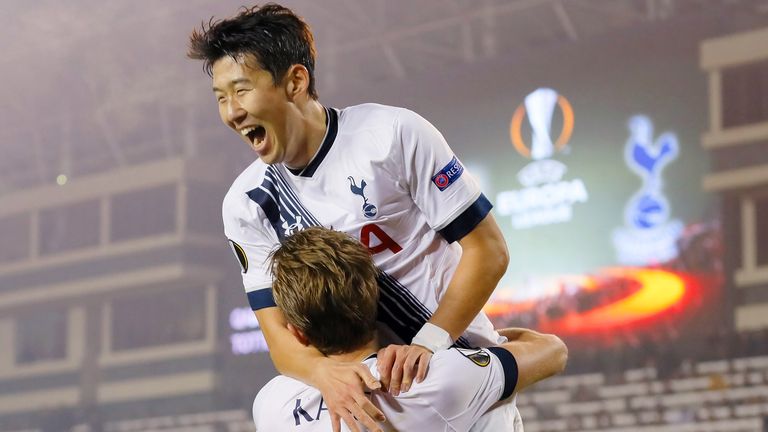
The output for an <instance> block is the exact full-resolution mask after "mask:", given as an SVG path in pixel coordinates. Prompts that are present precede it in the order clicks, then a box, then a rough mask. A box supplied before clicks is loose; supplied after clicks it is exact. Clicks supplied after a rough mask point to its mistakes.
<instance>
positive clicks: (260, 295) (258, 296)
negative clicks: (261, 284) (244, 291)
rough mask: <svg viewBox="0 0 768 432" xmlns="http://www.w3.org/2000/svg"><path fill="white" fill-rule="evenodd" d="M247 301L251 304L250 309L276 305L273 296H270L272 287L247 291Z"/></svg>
mask: <svg viewBox="0 0 768 432" xmlns="http://www.w3.org/2000/svg"><path fill="white" fill-rule="evenodd" d="M248 303H249V304H250V305H251V310H259V309H264V308H268V307H275V306H277V305H276V304H275V299H274V297H272V288H264V289H260V290H256V291H251V292H249V293H248Z"/></svg>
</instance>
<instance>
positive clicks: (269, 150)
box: [189, 4, 508, 431]
mask: <svg viewBox="0 0 768 432" xmlns="http://www.w3.org/2000/svg"><path fill="white" fill-rule="evenodd" d="M189 56H190V57H191V58H194V59H200V60H203V61H204V64H205V68H206V71H207V72H208V73H209V74H210V75H211V76H212V78H213V92H214V95H215V97H216V101H217V103H218V107H219V114H220V116H221V120H222V121H223V122H224V124H225V125H227V126H228V127H229V128H231V129H232V130H233V131H234V132H235V133H237V134H238V135H239V136H240V137H241V138H242V139H243V140H244V141H245V143H246V144H247V145H249V146H250V147H251V148H252V149H253V150H254V152H255V153H256V154H257V155H258V160H256V161H254V162H253V163H252V164H251V165H250V166H249V167H248V168H246V169H245V171H243V173H242V174H241V175H240V176H239V177H238V178H237V179H236V180H235V182H234V183H233V185H232V187H231V188H230V190H229V192H228V193H227V195H226V197H225V199H224V204H223V218H224V229H225V233H226V235H227V237H228V238H229V240H230V243H231V245H232V248H233V250H234V251H235V254H236V255H237V258H238V260H239V262H240V264H241V267H242V276H243V283H244V285H245V290H246V292H247V294H248V300H249V302H250V305H251V307H252V309H253V310H254V311H255V313H256V316H257V317H258V320H259V323H260V324H261V327H262V330H263V332H264V335H265V338H266V340H267V344H268V345H269V348H270V354H271V356H272V360H273V361H274V363H275V366H276V367H277V369H278V370H279V371H280V372H281V373H283V374H285V375H288V376H291V377H294V378H296V379H299V380H301V381H303V382H305V383H307V384H310V385H312V386H313V387H315V388H317V389H319V390H320V391H321V392H322V394H323V396H324V401H325V404H326V406H327V407H328V409H329V410H330V413H331V417H332V424H333V428H334V430H338V429H339V416H341V417H342V418H343V419H344V420H345V423H347V424H348V425H350V428H351V429H352V430H353V431H354V430H357V426H356V424H357V423H356V422H355V421H354V419H353V416H354V417H357V418H358V419H360V420H361V421H362V423H363V424H364V425H365V426H366V427H368V428H369V429H370V430H373V431H378V430H381V429H380V427H379V426H377V425H376V424H375V422H374V418H375V419H377V420H381V419H382V415H381V412H380V411H379V410H378V409H376V408H375V407H374V406H373V405H372V404H371V403H370V401H369V400H367V399H366V398H365V397H364V395H363V391H362V388H361V380H362V382H365V383H366V385H367V386H368V387H370V388H377V387H378V385H379V384H378V381H377V380H376V379H374V378H373V376H372V375H371V373H370V371H369V370H368V369H367V368H365V367H363V366H362V364H360V363H359V362H343V361H339V360H338V359H332V358H329V357H327V356H324V355H323V354H322V353H320V352H319V351H318V350H317V349H315V348H313V347H311V346H304V345H302V344H299V343H298V342H297V341H296V338H294V337H293V335H292V334H291V332H290V331H289V330H288V327H287V322H286V320H285V317H284V315H283V312H282V311H281V310H280V309H279V308H277V307H276V305H275V302H274V299H273V297H272V282H273V281H272V275H271V274H270V272H269V268H268V262H267V257H268V255H269V253H270V252H271V251H272V250H273V249H274V248H275V247H276V246H277V245H278V244H279V243H280V242H281V240H282V239H283V238H285V237H287V236H289V235H290V234H292V233H294V232H296V231H299V230H302V229H304V228H307V227H310V226H326V227H334V228H335V229H337V230H341V231H343V232H345V233H347V234H349V235H351V236H353V237H354V238H356V239H359V240H360V242H361V243H362V244H363V245H365V246H366V247H367V248H368V250H369V251H370V253H371V254H372V255H373V259H374V262H375V264H376V265H377V266H378V268H379V269H380V270H381V275H380V276H379V279H378V281H379V286H380V289H381V298H380V301H379V308H378V317H377V318H378V321H379V336H380V340H381V341H382V342H383V343H389V342H395V343H399V344H403V345H402V346H401V347H400V348H399V349H395V350H389V351H387V352H385V353H383V354H385V355H382V356H380V359H379V362H378V368H379V370H380V371H381V381H382V383H383V384H384V386H385V387H387V388H388V389H389V391H390V392H391V393H392V394H393V395H397V394H399V393H400V392H401V391H403V392H404V391H407V390H408V389H409V388H410V386H411V384H412V382H413V380H414V379H416V381H421V380H423V379H424V377H425V376H426V373H427V366H428V364H429V359H430V358H431V356H432V354H433V353H435V352H439V351H443V350H445V349H447V348H449V347H450V346H452V345H454V344H455V345H456V346H459V347H471V346H491V345H495V344H497V343H500V342H503V341H504V338H503V337H501V336H500V335H499V334H498V333H497V332H496V331H495V330H493V328H492V325H491V323H490V322H489V321H488V319H487V317H486V316H485V315H484V314H482V312H481V308H482V307H483V305H484V304H485V302H486V301H487V300H488V297H489V296H490V294H491V293H492V292H493V289H494V288H495V287H496V284H497V283H498V281H499V279H500V278H501V276H502V275H503V274H504V272H505V271H506V268H507V262H508V254H507V249H506V243H505V241H504V238H503V237H502V235H501V231H500V230H499V227H498V225H497V224H496V222H495V221H494V219H493V217H492V216H491V214H490V209H491V204H490V202H489V201H488V200H487V199H486V198H485V196H484V195H483V194H482V193H481V191H480V189H479V187H478V185H477V182H476V181H475V180H474V179H473V178H472V177H471V175H470V174H469V173H468V172H467V171H466V170H465V168H464V166H463V165H462V163H461V161H460V160H459V159H458V158H457V157H456V156H455V155H454V153H453V152H452V151H451V149H450V147H449V146H448V144H447V143H446V142H445V139H444V138H443V136H442V135H441V134H440V133H439V132H438V131H437V129H435V128H434V127H433V126H432V125H431V124H430V123H429V122H427V121H426V120H425V119H424V118H422V117H421V116H419V115H418V114H416V113H414V112H412V111H409V110H407V109H403V108H396V107H390V106H384V105H377V104H363V105H357V106H352V107H348V108H344V109H335V108H330V107H326V106H323V105H322V104H321V103H320V102H319V101H318V95H317V91H316V89H315V78H314V69H315V48H314V40H313V36H312V33H311V31H310V29H309V26H308V25H307V24H306V23H305V22H304V21H303V20H302V19H301V18H299V17H298V16H296V15H295V14H294V13H293V12H292V11H291V10H289V9H287V8H285V7H282V6H280V5H276V4H268V5H265V6H263V7H253V8H250V9H244V10H242V11H241V12H240V13H239V14H238V15H237V16H235V17H233V18H230V19H225V20H221V21H213V20H212V21H211V22H210V23H209V25H207V26H203V28H202V29H201V30H200V31H196V32H194V33H193V34H192V36H191V39H190V51H189Z"/></svg>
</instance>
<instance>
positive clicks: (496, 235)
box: [429, 214, 509, 340]
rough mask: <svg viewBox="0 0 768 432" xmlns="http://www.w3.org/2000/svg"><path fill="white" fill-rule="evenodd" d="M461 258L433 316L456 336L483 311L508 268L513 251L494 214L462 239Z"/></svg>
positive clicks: (438, 324)
mask: <svg viewBox="0 0 768 432" xmlns="http://www.w3.org/2000/svg"><path fill="white" fill-rule="evenodd" d="M459 244H460V245H461V260H460V261H459V265H458V267H457V268H456V272H455V273H454V274H453V278H451V283H450V284H449V285H448V289H447V290H446V292H445V295H444V296H443V298H442V299H441V300H440V305H439V306H438V307H437V310H436V311H435V313H434V314H433V315H432V318H431V319H430V320H429V322H430V323H432V324H434V325H436V326H438V327H440V328H442V329H444V330H445V331H447V332H448V333H449V334H450V335H451V339H453V340H456V339H457V338H458V337H459V336H461V334H462V333H464V330H466V329H467V326H469V323H470V322H472V320H473V319H474V318H475V316H477V314H478V313H480V310H481V309H482V308H483V306H485V303H486V302H487V301H488V298H489V297H490V296H491V294H492V293H493V290H494V289H495V288H496V285H497V284H498V283H499V280H500V279H501V277H502V276H503V275H504V272H506V271H507V264H508V263H509V253H508V251H507V244H506V241H505V240H504V236H503V235H502V233H501V230H500V229H499V226H498V224H497V223H496V220H495V219H494V218H493V215H491V214H488V215H487V216H486V217H485V219H483V220H482V221H481V222H480V223H479V224H478V225H477V226H476V227H475V228H474V229H473V230H472V231H470V232H469V234H467V235H466V236H464V237H463V238H462V239H461V240H459Z"/></svg>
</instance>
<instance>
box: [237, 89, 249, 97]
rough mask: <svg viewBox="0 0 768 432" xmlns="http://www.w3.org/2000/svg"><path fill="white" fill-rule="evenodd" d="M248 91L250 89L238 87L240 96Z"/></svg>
mask: <svg viewBox="0 0 768 432" xmlns="http://www.w3.org/2000/svg"><path fill="white" fill-rule="evenodd" d="M247 91H248V89H238V90H237V95H238V96H242V95H244V94H245V93H246V92H247Z"/></svg>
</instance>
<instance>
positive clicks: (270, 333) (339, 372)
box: [256, 307, 384, 432]
mask: <svg viewBox="0 0 768 432" xmlns="http://www.w3.org/2000/svg"><path fill="white" fill-rule="evenodd" d="M256 318H257V319H258V320H259V325H260V326H261V329H262V331H263V332H264V338H265V339H266V341H267V345H268V346H269V354H270V356H271V357H272V362H273V363H274V364H275V367H276V368H277V370H278V372H280V373H281V374H283V375H287V376H290V377H292V378H295V379H298V380H300V381H303V382H305V383H307V384H309V385H311V386H313V387H315V388H317V389H318V390H320V393H322V395H323V400H324V402H325V405H326V406H327V407H328V410H329V413H330V414H331V418H332V422H333V430H334V432H338V431H340V430H341V429H340V422H339V418H342V419H343V420H344V423H346V424H347V426H348V427H349V429H350V430H352V431H353V432H359V430H360V429H359V428H358V425H357V422H355V418H357V420H359V421H360V423H362V424H363V425H364V426H365V427H367V428H368V429H369V430H370V431H373V432H381V431H382V429H381V427H380V426H378V425H377V424H376V421H384V415H383V414H382V413H381V411H379V409H378V408H376V407H375V406H374V405H373V403H371V401H370V400H369V399H368V398H366V397H365V394H364V392H363V383H365V385H366V386H367V387H368V388H370V389H372V390H373V389H376V388H379V386H380V384H379V382H378V381H377V380H376V379H375V378H374V377H373V375H371V372H370V371H369V370H368V368H366V367H365V366H364V365H363V364H362V363H345V362H338V361H335V360H332V359H329V358H327V357H325V356H323V354H321V353H320V352H319V351H318V350H317V349H315V348H314V347H311V346H305V345H303V344H301V343H299V341H298V340H296V338H295V337H294V336H293V334H291V332H290V331H289V330H288V328H287V326H286V323H287V322H286V320H285V317H284V316H283V313H282V312H281V311H280V309H278V308H277V307H267V308H263V309H259V310H257V311H256ZM374 419H375V420H374Z"/></svg>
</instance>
